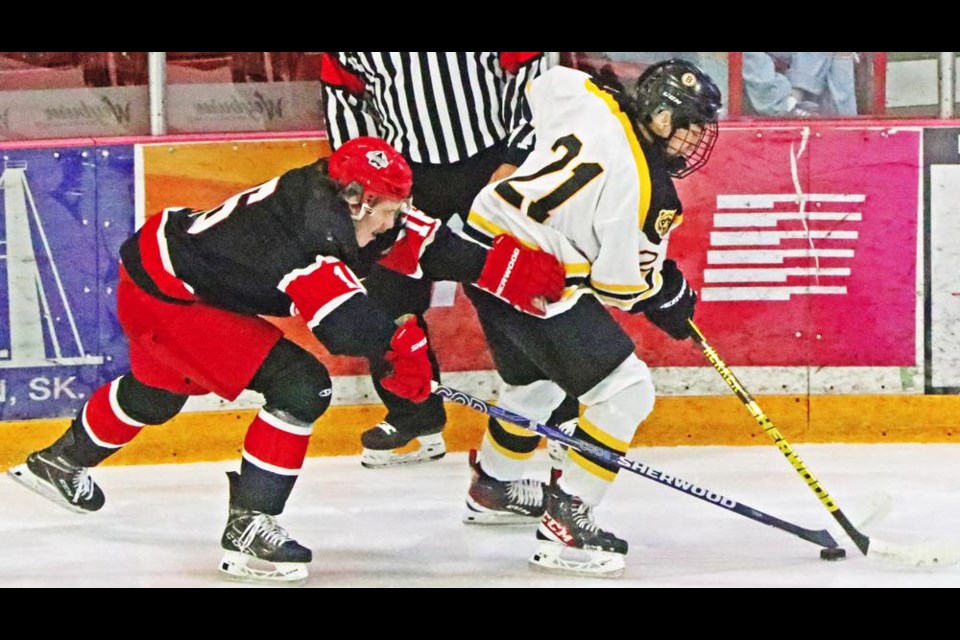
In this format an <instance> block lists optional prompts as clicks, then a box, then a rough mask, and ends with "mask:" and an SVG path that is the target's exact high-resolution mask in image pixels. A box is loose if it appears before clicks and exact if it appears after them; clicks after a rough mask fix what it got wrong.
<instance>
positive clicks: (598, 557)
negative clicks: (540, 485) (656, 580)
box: [530, 480, 627, 578]
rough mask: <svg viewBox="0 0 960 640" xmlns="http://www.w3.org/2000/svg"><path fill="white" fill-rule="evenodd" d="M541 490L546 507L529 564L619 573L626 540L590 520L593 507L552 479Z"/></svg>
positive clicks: (562, 570) (569, 570)
mask: <svg viewBox="0 0 960 640" xmlns="http://www.w3.org/2000/svg"><path fill="white" fill-rule="evenodd" d="M545 493H546V510H545V512H544V514H543V518H541V520H540V527H539V528H538V529H537V540H538V541H539V546H538V548H537V551H536V553H534V554H533V556H532V557H531V558H530V564H531V565H533V566H534V567H537V568H539V569H544V570H547V571H555V572H559V573H574V574H579V575H586V576H592V577H598V578H617V577H619V576H620V575H622V574H623V569H624V566H625V563H624V556H626V553H627V541H626V540H622V539H620V538H618V537H617V536H615V535H614V534H612V533H610V532H609V531H604V530H603V529H601V528H599V527H598V526H597V525H596V524H594V522H593V509H592V508H591V507H588V506H587V505H585V504H584V503H583V501H581V500H580V498H578V497H577V496H573V495H570V494H569V493H566V492H565V491H564V490H563V489H561V488H560V487H559V485H558V484H557V482H556V480H554V481H553V482H551V483H550V486H548V487H547V489H546V490H545Z"/></svg>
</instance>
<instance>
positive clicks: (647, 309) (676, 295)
mask: <svg viewBox="0 0 960 640" xmlns="http://www.w3.org/2000/svg"><path fill="white" fill-rule="evenodd" d="M660 277H661V278H663V287H661V289H660V291H659V293H657V295H656V296H654V297H653V298H652V299H650V300H649V301H645V302H646V304H645V305H644V306H643V308H642V309H639V310H641V311H643V312H644V313H645V314H646V315H647V319H648V320H650V322H652V323H653V324H655V325H656V326H657V327H659V328H660V329H662V330H663V331H665V332H666V333H667V334H668V335H669V336H670V337H671V338H674V339H675V340H685V339H686V338H689V337H690V336H691V335H693V330H692V329H691V328H690V323H689V322H688V321H689V320H691V319H692V318H693V312H694V310H695V309H696V306H697V292H696V291H694V290H693V289H691V288H690V285H689V284H688V283H687V279H686V278H684V277H683V274H682V273H681V272H680V269H679V268H678V267H677V263H676V262H674V261H673V260H664V261H663V269H662V270H661V271H660Z"/></svg>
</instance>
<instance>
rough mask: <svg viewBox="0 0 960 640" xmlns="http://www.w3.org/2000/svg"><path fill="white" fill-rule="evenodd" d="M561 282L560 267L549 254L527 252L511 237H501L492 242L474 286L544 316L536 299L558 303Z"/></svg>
mask: <svg viewBox="0 0 960 640" xmlns="http://www.w3.org/2000/svg"><path fill="white" fill-rule="evenodd" d="M565 279H566V273H565V272H564V270H563V265H562V264H560V261H559V260H557V259H556V258H555V257H554V256H553V255H551V254H549V253H547V252H546V251H541V250H540V249H528V248H526V247H524V246H523V245H521V244H520V243H519V242H518V241H517V239H516V238H514V237H513V236H510V235H506V234H502V235H499V236H497V237H496V238H494V239H493V246H492V247H490V251H489V253H488V254H487V261H486V262H485V263H484V264H483V271H482V272H481V273H480V277H479V278H478V279H477V286H478V287H480V288H481V289H483V290H485V291H489V292H490V293H492V294H493V295H495V296H497V297H499V298H503V299H504V300H506V301H507V302H509V303H510V304H512V305H513V306H514V307H516V308H517V309H520V310H521V311H526V312H527V313H531V314H533V315H535V316H544V315H546V309H545V305H544V303H543V301H542V300H539V298H545V299H546V300H547V301H549V302H556V301H557V300H559V299H560V298H561V296H563V286H564V282H565Z"/></svg>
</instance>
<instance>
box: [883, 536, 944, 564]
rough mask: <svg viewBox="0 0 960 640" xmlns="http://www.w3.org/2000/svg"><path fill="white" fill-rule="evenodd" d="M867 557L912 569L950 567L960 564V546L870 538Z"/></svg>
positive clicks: (936, 542) (939, 542)
mask: <svg viewBox="0 0 960 640" xmlns="http://www.w3.org/2000/svg"><path fill="white" fill-rule="evenodd" d="M867 557H868V558H870V559H871V560H880V561H881V562H890V563H894V564H901V565H903V564H905V565H910V566H912V567H938V566H950V565H952V564H957V563H958V562H960V545H957V544H954V543H952V542H947V541H934V542H921V543H919V544H899V543H896V542H886V541H884V540H878V539H877V538H870V547H869V548H868V549H867Z"/></svg>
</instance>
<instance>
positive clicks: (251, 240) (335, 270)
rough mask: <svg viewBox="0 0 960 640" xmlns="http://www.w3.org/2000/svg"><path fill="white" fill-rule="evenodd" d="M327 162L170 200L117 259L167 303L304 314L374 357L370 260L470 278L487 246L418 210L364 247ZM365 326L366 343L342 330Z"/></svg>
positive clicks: (318, 330) (325, 333)
mask: <svg viewBox="0 0 960 640" xmlns="http://www.w3.org/2000/svg"><path fill="white" fill-rule="evenodd" d="M322 167H323V164H322V163H314V164H312V165H308V166H305V167H300V168H297V169H293V170H291V171H288V172H286V173H284V174H283V175H281V176H278V177H276V178H274V179H272V180H269V181H267V182H265V183H263V184H261V185H258V186H256V187H253V188H251V189H248V190H246V191H243V192H241V193H238V194H236V195H234V196H232V197H230V198H228V199H227V200H226V201H224V202H223V203H222V204H221V205H219V206H218V207H215V208H213V209H209V210H206V211H197V210H193V209H186V208H179V209H166V210H164V211H163V212H162V213H160V214H157V215H155V216H153V217H151V218H149V219H148V220H147V222H146V224H144V225H143V227H141V229H140V230H139V231H138V232H137V234H136V235H135V236H133V237H132V238H130V239H129V240H127V241H126V242H125V243H124V244H123V246H122V247H121V249H120V256H121V260H122V262H123V264H124V266H125V268H126V269H127V271H128V272H129V273H130V276H131V278H132V279H133V280H134V282H136V283H137V284H138V285H139V286H140V287H141V288H143V289H144V290H145V291H147V292H148V293H151V294H153V295H154V296H156V297H159V298H161V299H163V300H167V301H169V302H174V303H184V304H191V303H194V302H197V301H199V302H203V303H205V304H209V305H211V306H215V307H218V308H221V309H225V310H228V311H233V312H236V313H242V314H247V315H272V316H289V315H296V314H299V315H301V316H303V317H304V319H305V320H306V322H307V325H308V326H309V327H310V328H311V329H312V330H313V331H314V334H315V335H316V336H317V337H318V338H319V339H320V340H321V341H322V342H323V343H324V344H325V346H327V348H328V349H330V350H331V351H332V352H334V353H349V354H352V355H374V354H376V353H377V352H378V351H382V350H383V349H385V346H386V345H385V342H388V341H389V337H390V335H392V332H393V329H392V327H393V325H392V323H391V322H390V321H389V319H388V318H385V317H382V314H381V313H379V312H378V311H377V310H376V309H374V308H373V306H372V305H371V304H370V303H369V301H367V300H366V295H365V293H366V291H365V289H364V288H363V285H362V283H361V280H360V278H361V277H362V276H363V275H365V273H366V271H367V270H368V269H369V267H370V265H372V264H373V263H374V262H377V261H379V262H381V263H382V264H384V265H385V266H387V267H389V268H391V269H394V270H396V271H399V272H401V273H404V274H405V275H410V276H413V277H420V276H421V275H427V276H428V277H430V278H431V279H435V280H441V279H443V280H459V281H473V280H475V279H476V278H477V277H479V274H480V271H481V269H482V267H483V263H484V260H485V258H486V251H485V249H483V248H482V247H480V246H478V245H475V244H473V243H471V242H468V241H466V240H463V239H462V238H460V237H458V236H456V235H454V234H453V233H451V232H450V231H449V230H448V229H446V228H444V227H442V225H441V224H440V222H439V221H438V220H435V219H433V218H430V217H429V216H426V215H424V214H423V213H421V212H419V211H416V210H413V211H411V212H409V213H408V214H406V215H405V216H404V217H403V219H402V224H398V225H397V226H396V227H395V228H394V229H392V230H391V231H390V232H388V233H386V234H383V235H381V236H380V237H378V238H377V239H376V240H375V241H374V242H372V243H371V244H370V245H368V246H367V247H364V248H362V249H361V248H360V247H359V246H358V245H357V241H356V234H355V231H354V226H353V221H352V220H351V218H350V213H349V209H348V206H347V204H346V203H345V202H344V201H343V199H342V198H341V197H340V196H339V193H338V187H337V185H336V184H335V183H334V182H333V181H331V180H330V179H329V178H328V177H326V175H325V173H324V172H323V170H322ZM384 323H385V324H384ZM367 325H370V326H367ZM364 327H366V331H367V333H368V334H369V336H367V338H366V339H362V340H361V342H362V344H360V343H358V342H357V340H356V339H354V338H349V337H348V336H346V335H345V334H346V333H349V334H354V333H358V332H360V333H362V332H363V331H364Z"/></svg>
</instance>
